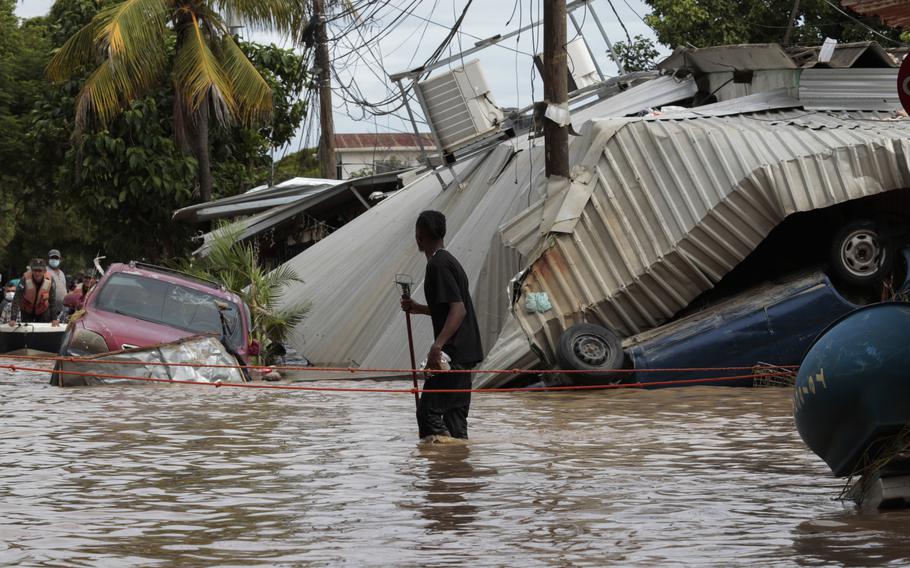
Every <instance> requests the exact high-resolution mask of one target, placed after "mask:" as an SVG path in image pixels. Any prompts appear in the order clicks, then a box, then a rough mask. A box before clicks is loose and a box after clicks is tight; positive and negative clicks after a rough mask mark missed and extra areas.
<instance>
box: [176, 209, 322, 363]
mask: <svg viewBox="0 0 910 568" xmlns="http://www.w3.org/2000/svg"><path fill="white" fill-rule="evenodd" d="M241 230H242V227H241V226H240V225H238V224H234V225H224V226H222V227H221V228H219V229H218V230H217V231H215V234H214V237H213V240H212V242H211V243H210V247H211V248H210V250H209V254H208V256H206V257H203V258H200V259H192V258H186V259H184V260H182V261H179V262H178V263H177V266H178V268H180V269H182V270H184V271H187V272H190V273H191V274H195V275H198V276H203V277H205V278H208V279H211V280H215V281H217V282H220V283H221V284H224V286H225V287H226V288H228V289H231V290H236V291H237V293H238V294H240V296H241V297H242V298H243V300H244V301H245V302H246V303H247V305H248V306H249V307H250V314H251V316H252V320H253V327H252V336H253V338H254V339H256V340H257V341H259V343H260V345H261V346H262V350H263V353H268V352H269V351H270V349H269V346H270V345H271V344H272V343H279V344H281V343H284V342H285V341H286V340H287V338H288V336H289V335H290V333H291V331H292V330H293V329H294V328H295V327H296V326H297V325H298V324H300V322H302V321H303V319H304V318H305V317H306V314H307V312H309V309H310V305H309V304H308V303H299V304H292V305H290V306H288V307H285V308H279V307H278V306H279V304H280V303H281V296H282V294H283V292H284V290H285V288H287V287H288V286H290V285H291V284H293V283H295V282H300V281H301V280H300V278H299V277H298V275H297V274H296V273H295V272H294V270H293V269H291V268H289V267H288V266H286V265H283V266H280V267H278V268H276V269H275V270H271V271H269V270H267V269H265V268H263V267H262V266H261V265H260V263H259V258H258V255H257V253H256V251H255V249H254V248H253V245H252V244H250V243H244V242H239V237H240V232H241ZM264 363H266V364H269V363H270V361H264Z"/></svg>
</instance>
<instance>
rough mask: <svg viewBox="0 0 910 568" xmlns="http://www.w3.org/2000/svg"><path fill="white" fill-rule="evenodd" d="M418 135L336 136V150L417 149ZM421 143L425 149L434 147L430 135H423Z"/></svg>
mask: <svg viewBox="0 0 910 568" xmlns="http://www.w3.org/2000/svg"><path fill="white" fill-rule="evenodd" d="M417 140H418V138H417V135H416V134H413V133H407V132H358V133H350V134H336V135H335V148H336V149H338V150H373V149H377V148H378V149H383V148H413V149H417V148H418V145H417ZM420 141H421V142H423V146H424V148H432V147H433V137H432V136H430V134H429V133H421V135H420Z"/></svg>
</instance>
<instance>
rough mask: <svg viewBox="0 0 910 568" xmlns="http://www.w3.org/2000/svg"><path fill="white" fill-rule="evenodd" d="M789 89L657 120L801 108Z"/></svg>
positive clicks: (725, 102)
mask: <svg viewBox="0 0 910 568" xmlns="http://www.w3.org/2000/svg"><path fill="white" fill-rule="evenodd" d="M789 93H790V89H787V88H780V89H773V90H769V91H764V92H761V93H756V94H754V95H748V96H745V97H739V98H737V99H732V100H728V101H721V102H718V103H713V104H710V105H702V106H700V107H695V108H693V109H691V110H688V109H687V110H681V111H675V112H673V113H672V114H666V115H664V116H661V117H657V118H658V119H661V120H662V119H666V118H674V119H675V118H697V117H700V116H701V117H704V116H725V115H730V114H746V113H752V112H765V111H769V110H780V109H787V108H796V107H799V106H802V103H801V102H800V101H798V100H797V99H795V98H794V97H791V96H790V94H789Z"/></svg>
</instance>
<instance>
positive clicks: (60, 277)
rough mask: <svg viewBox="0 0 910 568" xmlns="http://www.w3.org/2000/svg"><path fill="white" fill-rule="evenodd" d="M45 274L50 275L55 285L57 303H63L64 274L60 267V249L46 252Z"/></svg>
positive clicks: (64, 291) (64, 293)
mask: <svg viewBox="0 0 910 568" xmlns="http://www.w3.org/2000/svg"><path fill="white" fill-rule="evenodd" d="M47 275H48V276H50V277H51V279H52V280H53V281H54V283H55V284H56V285H57V286H56V288H57V305H59V306H62V305H63V298H64V297H66V275H65V274H64V273H63V270H62V269H61V268H60V251H59V250H57V249H51V250H50V251H48V253H47Z"/></svg>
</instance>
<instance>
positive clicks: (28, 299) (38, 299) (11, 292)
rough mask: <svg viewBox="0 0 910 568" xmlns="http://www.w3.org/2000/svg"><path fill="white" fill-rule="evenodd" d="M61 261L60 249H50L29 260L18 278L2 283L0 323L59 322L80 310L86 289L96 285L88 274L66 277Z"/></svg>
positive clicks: (11, 324) (64, 320) (12, 324)
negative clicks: (45, 255)
mask: <svg viewBox="0 0 910 568" xmlns="http://www.w3.org/2000/svg"><path fill="white" fill-rule="evenodd" d="M62 260H63V259H62V256H61V254H60V251H59V250H57V249H51V250H50V251H48V253H47V258H46V259H44V258H36V259H34V260H32V261H31V263H29V266H28V270H26V272H25V274H23V275H22V277H21V278H17V279H14V280H9V281H8V282H7V283H6V284H5V285H4V287H3V300H2V301H0V323H2V324H7V325H10V326H16V325H19V324H20V323H50V324H51V325H59V324H60V323H63V322H66V320H67V319H68V318H69V316H70V315H71V314H73V313H75V312H76V311H78V310H80V309H82V307H83V306H84V304H85V298H86V296H87V295H88V292H89V290H91V288H92V286H94V285H95V278H94V276H93V275H92V274H91V273H86V274H79V275H77V276H76V278H74V279H69V278H67V277H66V274H64V272H63V269H62V268H61V266H60V264H61V262H62Z"/></svg>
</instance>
